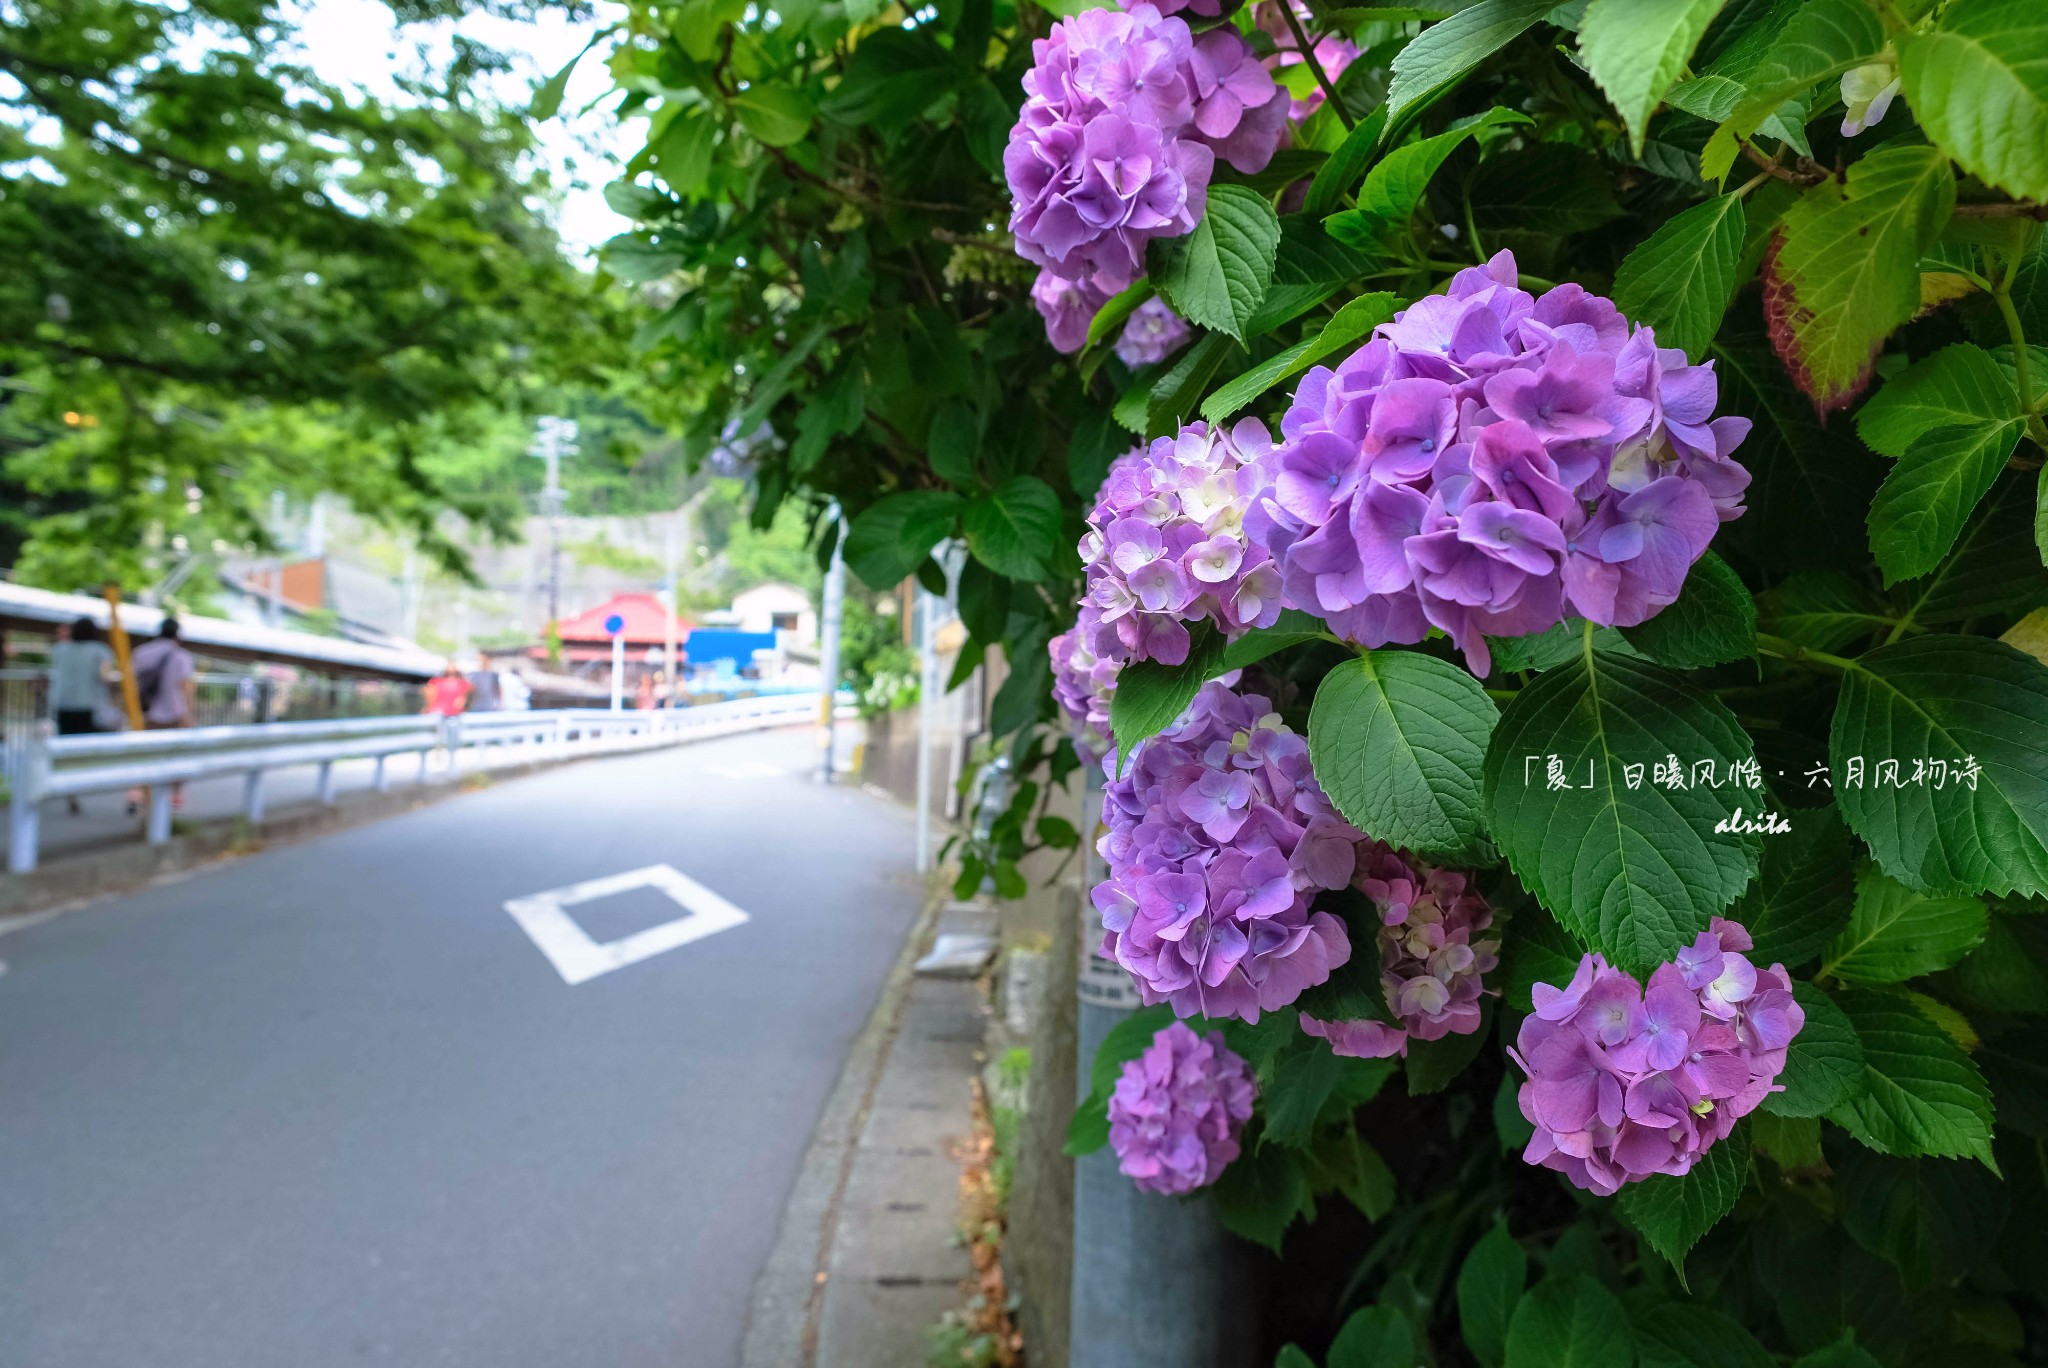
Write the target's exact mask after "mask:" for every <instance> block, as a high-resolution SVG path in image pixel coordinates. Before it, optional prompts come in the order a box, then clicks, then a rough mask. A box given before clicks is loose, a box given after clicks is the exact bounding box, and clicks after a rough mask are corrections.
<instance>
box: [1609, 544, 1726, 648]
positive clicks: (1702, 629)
mask: <svg viewBox="0 0 2048 1368" xmlns="http://www.w3.org/2000/svg"><path fill="white" fill-rule="evenodd" d="M1621 634H1622V636H1623V637H1624V638H1626V639H1627V641H1628V644H1629V645H1631V646H1633V647H1635V648H1636V649H1637V650H1638V651H1641V652H1642V653H1643V654H1644V655H1646V656H1648V657H1649V658H1650V659H1652V660H1654V661H1656V662H1657V663H1658V664H1660V665H1673V666H1676V667H1677V668H1679V669H1681V670H1697V669H1701V668H1704V667H1705V666H1708V665H1725V664H1727V663H1728V662H1729V661H1731V660H1746V659H1748V658H1749V657H1751V656H1754V655H1755V654H1756V600H1755V599H1753V598H1751V597H1750V595H1749V590H1748V588H1747V587H1746V586H1745V585H1744V584H1743V583H1742V577H1741V576H1740V575H1737V574H1736V573H1735V571H1734V570H1733V569H1732V568H1731V567H1730V566H1729V564H1728V562H1727V561H1724V560H1722V559H1721V558H1720V557H1719V556H1717V555H1715V554H1714V553H1713V552H1712V551H1709V552H1707V553H1706V554H1705V555H1703V556H1701V557H1700V558H1699V559H1698V560H1697V561H1694V562H1693V566H1692V569H1691V570H1689V571H1687V572H1686V576H1685V586H1684V588H1682V589H1681V590H1680V591H1679V594H1678V600H1677V601H1676V602H1675V603H1672V604H1671V605H1669V606H1668V607H1666V608H1664V609H1662V610H1660V611H1659V612H1658V614H1657V615H1656V616H1655V617H1653V618H1651V619H1650V620H1649V621H1648V622H1645V623H1643V624H1641V625H1640V626H1636V627H1624V628H1622V629H1621Z"/></svg>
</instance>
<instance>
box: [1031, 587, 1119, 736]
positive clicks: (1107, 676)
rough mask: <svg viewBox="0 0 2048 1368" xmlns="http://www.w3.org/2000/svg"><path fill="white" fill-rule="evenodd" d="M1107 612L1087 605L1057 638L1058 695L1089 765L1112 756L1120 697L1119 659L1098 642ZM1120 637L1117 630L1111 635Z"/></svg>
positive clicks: (1054, 655) (1054, 669)
mask: <svg viewBox="0 0 2048 1368" xmlns="http://www.w3.org/2000/svg"><path fill="white" fill-rule="evenodd" d="M1101 619H1102V613H1101V610H1100V609H1098V608H1096V607H1095V605H1094V604H1092V603H1083V604H1082V605H1081V612H1080V616H1079V617H1078V618H1077V619H1076V620H1075V622H1074V625H1073V626H1072V627H1070V628H1068V629H1067V630H1066V631H1064V632H1061V633H1060V634H1059V635H1058V636H1056V637H1054V638H1053V639H1052V642H1051V645H1050V647H1049V649H1050V650H1051V652H1052V696H1053V698H1054V699H1056V700H1057V701H1058V703H1059V705H1060V711H1061V712H1063V713H1065V714H1066V718H1067V735H1068V736H1069V737H1070V738H1071V739H1072V740H1073V743H1074V754H1076V755H1077V756H1079V757H1080V758H1081V763H1082V764H1084V765H1099V764H1101V763H1102V757H1104V756H1105V755H1108V754H1109V748H1110V739H1109V703H1110V700H1111V699H1112V698H1114V697H1115V696H1116V675H1117V671H1118V670H1119V669H1120V668H1122V667H1121V663H1120V661H1119V660H1118V659H1117V658H1116V657H1114V656H1110V657H1104V656H1099V655H1097V654H1096V653H1095V651H1094V649H1093V646H1092V645H1091V643H1093V642H1094V641H1095V640H1096V639H1097V638H1098V637H1099V636H1100V634H1101V628H1102V621H1101ZM1111 639H1112V640H1114V634H1112V637H1111Z"/></svg>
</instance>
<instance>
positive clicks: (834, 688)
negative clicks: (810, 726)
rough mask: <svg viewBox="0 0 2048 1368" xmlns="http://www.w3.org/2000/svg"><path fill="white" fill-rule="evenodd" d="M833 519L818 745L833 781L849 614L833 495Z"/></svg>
mask: <svg viewBox="0 0 2048 1368" xmlns="http://www.w3.org/2000/svg"><path fill="white" fill-rule="evenodd" d="M826 516H827V517H829V518H830V519H831V520H832V531H831V533H830V534H829V535H830V536H831V538H832V564H831V565H830V566H829V567H828V568H827V569H826V571H825V603H824V611H823V612H822V613H821V615H820V619H821V620H820V621H819V623H818V632H819V641H818V747H819V749H820V750H822V751H823V752H824V753H825V770H824V776H823V777H824V780H825V782H826V783H828V784H829V783H831V782H832V733H833V727H832V720H833V709H834V708H835V707H837V706H838V705H837V700H836V698H835V695H836V694H837V693H838V692H839V628H840V624H841V622H842V620H843V619H844V618H845V615H846V558H845V557H844V556H842V555H841V554H840V550H841V548H842V547H844V546H845V545H846V520H845V519H844V518H842V517H841V516H840V514H839V501H838V500H837V499H834V500H833V501H832V507H831V509H830V510H829V511H828V512H827V514H826Z"/></svg>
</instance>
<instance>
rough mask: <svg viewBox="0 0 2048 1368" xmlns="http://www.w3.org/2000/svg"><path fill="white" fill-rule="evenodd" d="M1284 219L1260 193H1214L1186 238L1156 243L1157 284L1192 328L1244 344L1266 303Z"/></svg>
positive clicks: (1220, 189) (1223, 189)
mask: <svg viewBox="0 0 2048 1368" xmlns="http://www.w3.org/2000/svg"><path fill="white" fill-rule="evenodd" d="M1279 247H1280V219H1279V216H1278V215H1276V214H1275V213H1274V212H1273V206H1272V205H1270V204H1268V203H1267V202H1266V200H1265V198H1264V197H1263V196H1262V195H1260V194H1259V193H1258V192H1257V191H1254V190H1250V189H1247V188H1246V187H1244V186H1242V185H1216V186H1211V187H1210V189H1209V207H1208V210H1207V212H1205V213H1204V214H1203V215H1202V218H1201V221H1200V222H1199V223H1197V224H1196V225H1195V230H1194V231H1193V232H1192V233H1189V234H1187V235H1186V236H1185V237H1178V238H1163V239H1158V240H1156V241H1155V243H1154V245H1153V248H1152V251H1153V253H1154V258H1155V259H1154V261H1153V264H1152V271H1151V275H1152V284H1153V286H1154V287H1155V288H1157V289H1158V291H1159V293H1160V295H1161V297H1163V298H1164V299H1165V300H1166V302H1167V303H1168V304H1170V305H1172V306H1173V310H1174V312H1175V313H1177V314H1179V315H1180V316H1181V317H1182V318H1185V319H1186V320H1188V322H1190V323H1197V324H1200V325H1201V326H1202V327H1205V328H1210V329H1213V330H1215V331H1217V332H1221V333H1227V334H1229V335H1230V336H1231V337H1234V338H1236V339H1237V340H1238V341H1240V342H1242V341H1244V339H1245V336H1246V333H1245V324H1246V323H1247V322H1249V321H1250V319H1251V317H1252V314H1253V313H1254V312H1255V311H1256V310H1257V309H1258V307H1259V303H1260V301H1261V300H1263V299H1264V298H1265V297H1266V287H1267V286H1268V285H1270V284H1271V283H1272V280H1273V258H1274V255H1275V253H1276V252H1277V251H1278V250H1279Z"/></svg>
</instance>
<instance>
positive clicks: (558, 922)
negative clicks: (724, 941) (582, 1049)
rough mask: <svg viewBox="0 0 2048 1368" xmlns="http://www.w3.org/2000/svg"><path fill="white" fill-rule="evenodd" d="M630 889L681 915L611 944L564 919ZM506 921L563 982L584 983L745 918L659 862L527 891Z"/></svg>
mask: <svg viewBox="0 0 2048 1368" xmlns="http://www.w3.org/2000/svg"><path fill="white" fill-rule="evenodd" d="M635 888H652V889H655V890H657V891H658V892H662V893H666V894H668V896H669V897H671V898H673V899H675V900H676V903H677V904H678V905H679V906H681V907H682V909H683V915H682V916H680V917H677V918H676V919H675V920H674V921H666V922H663V923H661V925H659V926H650V927H648V928H647V929H646V930H644V931H635V932H634V933H633V934H632V935H630V936H625V937H622V938H620V939H619V940H615V941H594V940H592V939H591V938H590V933H589V932H587V931H585V930H584V929H583V928H582V927H581V926H579V925H578V924H577V922H576V919H575V918H574V917H572V916H570V915H569V912H568V909H569V908H572V907H575V906H577V905H578V904H581V903H587V902H595V901H596V900H597V899H599V898H609V897H611V896H613V895H614V894H618V893H626V892H630V891H631V890H633V889H635ZM505 910H506V911H507V912H510V913H511V914H512V920H514V921H516V922H518V923H519V925H520V928H521V929H522V930H524V931H525V932H526V934H527V935H528V936H529V937H531V938H532V940H533V943H534V944H535V945H537V946H539V947H540V952H541V953H542V954H543V955H546V956H547V957H548V963H550V964H552V965H554V966H555V971H556V972H557V973H559V974H560V975H561V976H562V981H563V982H564V983H568V984H572V985H573V984H578V983H588V982H589V981H590V980H591V979H594V978H596V977H597V976H598V975H600V974H609V973H610V972H611V971H612V970H614V969H623V968H625V967H626V966H627V965H629V964H638V963H639V962H640V961H641V960H644V959H649V958H651V957H653V956H655V955H659V954H662V953H663V952H665V951H669V950H675V949H679V948H681V947H682V946H685V945H688V944H689V943H690V942H692V941H699V940H702V939H704V938H705V937H706V936H714V935H717V934H718V933H719V932H720V931H730V930H732V928H734V927H735V926H738V925H740V924H741V923H742V922H744V921H746V920H747V914H746V913H744V912H742V911H740V909H739V908H737V907H734V906H733V905H732V904H731V903H729V902H727V901H726V900H725V899H724V898H721V897H719V896H718V895H717V894H716V893H713V892H712V891H711V890H710V889H708V888H706V887H705V886H704V885H703V884H700V883H698V882H697V881H696V880H695V879H693V878H691V877H690V876H689V875H687V874H684V873H682V872H681V871H679V870H675V869H671V868H670V867H669V866H667V865H665V864H658V865H649V866H647V868H645V869H632V870H628V871H627V872H625V873H624V874H613V875H610V876H609V877H607V878H603V879H590V880H587V881H585V882H583V883H580V884H571V885H569V886H568V887H567V888H551V889H549V890H548V891H547V892H545V893H531V894H528V895H527V896H526V897H523V898H514V899H512V900H511V901H510V902H508V903H506V904H505Z"/></svg>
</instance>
